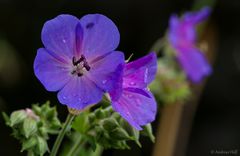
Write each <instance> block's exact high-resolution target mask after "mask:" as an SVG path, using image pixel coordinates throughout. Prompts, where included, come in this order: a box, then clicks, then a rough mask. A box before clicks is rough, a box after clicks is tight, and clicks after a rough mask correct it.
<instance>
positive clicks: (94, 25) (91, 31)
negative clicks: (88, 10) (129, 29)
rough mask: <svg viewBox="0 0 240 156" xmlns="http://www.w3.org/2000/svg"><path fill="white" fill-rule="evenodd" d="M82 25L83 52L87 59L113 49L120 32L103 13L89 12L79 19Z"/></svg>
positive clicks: (117, 41)
mask: <svg viewBox="0 0 240 156" xmlns="http://www.w3.org/2000/svg"><path fill="white" fill-rule="evenodd" d="M80 23H81V25H82V27H83V32H84V38H83V49H82V50H83V53H84V56H85V57H86V58H87V59H88V60H93V59H95V58H97V57H99V56H102V55H105V54H106V53H108V52H111V51H113V50H115V49H116V48H117V46H118V44H119V40H120V34H119V31H118V29H117V27H116V25H115V24H114V23H113V21H111V20H110V19H109V18H107V17H106V16H104V15H101V14H89V15H86V16H84V17H82V18H81V19H80Z"/></svg>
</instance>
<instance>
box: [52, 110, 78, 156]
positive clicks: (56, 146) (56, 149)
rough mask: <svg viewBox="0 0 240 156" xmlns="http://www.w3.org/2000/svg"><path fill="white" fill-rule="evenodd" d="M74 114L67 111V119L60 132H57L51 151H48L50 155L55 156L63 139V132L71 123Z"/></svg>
mask: <svg viewBox="0 0 240 156" xmlns="http://www.w3.org/2000/svg"><path fill="white" fill-rule="evenodd" d="M74 117H75V115H73V114H71V113H69V114H68V116H67V119H66V121H65V123H64V125H63V127H62V129H61V131H60V133H59V134H58V136H57V139H56V141H55V143H54V145H53V148H52V151H51V153H50V156H56V154H57V152H58V149H59V147H60V145H61V142H62V140H63V137H64V135H65V133H66V132H67V129H68V127H69V126H70V124H71V123H72V121H73V119H74Z"/></svg>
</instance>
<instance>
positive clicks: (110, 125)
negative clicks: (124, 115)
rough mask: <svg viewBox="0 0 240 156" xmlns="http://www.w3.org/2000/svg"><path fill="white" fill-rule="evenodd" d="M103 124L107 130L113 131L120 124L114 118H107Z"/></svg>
mask: <svg viewBox="0 0 240 156" xmlns="http://www.w3.org/2000/svg"><path fill="white" fill-rule="evenodd" d="M102 126H103V128H104V129H105V130H106V131H113V130H114V129H115V128H116V127H118V126H119V124H118V123H117V121H116V120H115V119H114V118H107V119H104V120H103V121H102Z"/></svg>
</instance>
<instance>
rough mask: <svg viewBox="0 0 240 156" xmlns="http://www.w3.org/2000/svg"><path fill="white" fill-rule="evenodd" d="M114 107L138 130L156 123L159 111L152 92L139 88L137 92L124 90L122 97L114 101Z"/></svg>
mask: <svg viewBox="0 0 240 156" xmlns="http://www.w3.org/2000/svg"><path fill="white" fill-rule="evenodd" d="M139 90H141V92H140V91H139ZM146 95H148V96H146ZM112 107H113V109H114V110H115V111H117V112H118V113H119V114H120V115H121V116H122V117H123V118H124V119H125V120H127V121H128V123H129V124H130V125H132V126H133V127H134V128H136V129H137V130H141V129H142V128H141V126H143V125H146V124H148V123H150V122H152V121H154V120H155V116H156V111H157V104H156V101H155V99H154V97H153V95H152V94H151V92H149V91H147V90H144V89H137V88H136V91H134V90H131V91H130V90H126V89H124V90H123V94H122V96H121V97H120V98H119V99H118V100H117V101H112Z"/></svg>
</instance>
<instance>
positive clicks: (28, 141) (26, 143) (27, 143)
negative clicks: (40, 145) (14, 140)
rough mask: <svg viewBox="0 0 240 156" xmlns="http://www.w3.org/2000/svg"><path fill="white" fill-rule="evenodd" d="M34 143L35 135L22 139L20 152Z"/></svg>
mask: <svg viewBox="0 0 240 156" xmlns="http://www.w3.org/2000/svg"><path fill="white" fill-rule="evenodd" d="M36 144H37V138H36V137H30V138H29V139H27V140H25V141H23V144H22V149H21V152H23V151H24V150H28V149H30V148H32V147H34V146H35V145H36Z"/></svg>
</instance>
